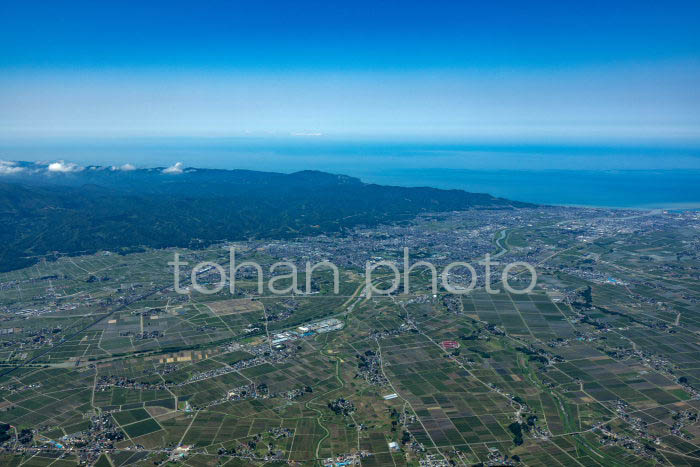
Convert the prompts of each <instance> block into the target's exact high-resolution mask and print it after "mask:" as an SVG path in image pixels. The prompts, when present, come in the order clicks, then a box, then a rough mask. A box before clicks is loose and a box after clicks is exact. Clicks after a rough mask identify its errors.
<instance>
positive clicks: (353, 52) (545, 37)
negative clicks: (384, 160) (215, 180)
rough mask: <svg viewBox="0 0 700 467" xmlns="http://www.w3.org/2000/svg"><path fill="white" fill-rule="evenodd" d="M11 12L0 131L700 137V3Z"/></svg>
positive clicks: (79, 5)
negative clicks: (699, 90)
mask: <svg viewBox="0 0 700 467" xmlns="http://www.w3.org/2000/svg"><path fill="white" fill-rule="evenodd" d="M491 3H494V2H488V3H487V2H479V3H476V2H456V1H450V2H440V1H438V2H435V1H431V2H408V1H405V2H378V1H374V2H358V1H355V2H329V1H325V2H306V1H294V2H275V1H268V2H253V1H251V2H237V1H228V2H177V1H169V2H155V1H154V2H130V1H121V2H108V1H106V2H94V1H92V2H77V1H74V2H34V1H21V2H9V1H3V2H1V3H0V44H2V53H0V109H2V111H1V112H0V139H4V140H10V139H14V138H20V139H21V138H32V139H36V138H46V139H51V138H87V137H90V138H92V137H96V138H101V137H115V136H116V137H122V136H159V137H160V136H236V135H247V134H252V135H283V136H298V137H318V136H317V135H323V136H321V137H346V138H347V137H351V138H359V137H364V138H367V137H377V138H383V137H391V138H405V139H410V138H434V139H465V140H469V139H474V140H479V139H481V140H519V139H526V140H535V141H544V140H572V141H578V140H584V141H587V142H590V141H598V140H600V141H607V140H616V141H619V140H624V141H638V140H663V141H695V142H697V141H698V140H699V139H700V112H698V111H697V109H698V108H700V105H699V104H700V94H699V92H698V86H697V83H698V82H700V34H699V31H700V27H699V26H700V4H698V2H627V1H619V2H585V3H580V2H577V3H574V2H561V1H558V2H555V1H551V2H497V5H493V4H491Z"/></svg>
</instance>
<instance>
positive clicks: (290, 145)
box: [0, 135, 700, 209]
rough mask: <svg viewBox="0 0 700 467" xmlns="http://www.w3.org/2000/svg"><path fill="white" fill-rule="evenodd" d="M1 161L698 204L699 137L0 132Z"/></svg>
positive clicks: (571, 200) (551, 199)
mask: <svg viewBox="0 0 700 467" xmlns="http://www.w3.org/2000/svg"><path fill="white" fill-rule="evenodd" d="M0 160H24V161H57V160H64V161H67V162H75V163H78V164H82V165H90V164H97V165H117V166H118V165H122V164H125V163H130V164H134V165H135V166H137V167H168V166H170V165H172V164H174V163H176V162H182V163H183V164H184V165H185V166H189V167H202V168H219V169H249V170H262V171H275V172H284V173H291V172H295V171H300V170H322V171H326V172H332V173H338V174H345V175H351V176H355V177H358V178H360V179H361V180H363V181H364V182H367V183H378V184H384V185H398V186H430V187H435V188H444V189H461V190H466V191H470V192H477V193H488V194H491V195H493V196H498V197H502V198H508V199H513V200H518V201H527V202H533V203H539V204H552V205H566V206H597V207H611V208H640V209H657V208H663V209H699V208H700V145H695V144H632V143H616V144H590V143H579V144H573V143H568V144H560V143H559V144H554V143H537V144H535V143H532V142H523V143H518V142H508V143H493V142H490V143H474V142H469V143H467V142H459V141H437V142H436V141H425V140H424V141H405V140H401V141H392V140H379V139H375V140H362V141H358V140H348V139H345V140H343V139H331V138H326V137H323V136H316V135H309V136H300V137H239V138H112V139H100V140H87V139H81V140H61V141H40V142H35V141H13V142H1V141H0Z"/></svg>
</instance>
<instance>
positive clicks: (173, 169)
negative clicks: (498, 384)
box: [163, 162, 182, 174]
mask: <svg viewBox="0 0 700 467" xmlns="http://www.w3.org/2000/svg"><path fill="white" fill-rule="evenodd" d="M163 173H164V174H181V173H182V162H176V163H175V165H171V166H170V167H168V168H167V169H163Z"/></svg>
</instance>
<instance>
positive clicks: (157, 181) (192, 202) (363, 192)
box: [0, 169, 528, 270]
mask: <svg viewBox="0 0 700 467" xmlns="http://www.w3.org/2000/svg"><path fill="white" fill-rule="evenodd" d="M5 180H10V181H11V182H12V183H6V182H3V183H0V222H2V225H4V226H5V228H3V229H1V230H0V242H1V243H0V269H1V270H10V269H15V268H18V267H23V266H26V265H29V264H32V263H33V262H34V261H36V257H38V256H42V255H46V254H50V253H52V252H60V253H77V252H94V251H97V250H102V249H107V250H115V251H120V250H121V251H125V250H126V251H129V249H131V248H134V247H138V246H149V247H154V248H161V247H170V246H179V247H185V246H194V247H196V246H205V245H208V244H211V243H213V242H216V241H220V240H243V239H251V238H278V239H279V238H291V237H297V236H303V235H315V234H320V233H326V234H328V233H339V232H342V231H343V230H344V229H347V228H352V227H354V226H357V225H369V226H372V225H377V224H379V223H389V222H396V221H402V220H406V219H410V218H413V217H414V216H415V215H417V214H419V213H421V212H440V211H453V210H464V209H469V208H478V209H513V208H518V207H524V206H528V205H527V204H525V203H518V202H513V201H508V200H504V199H500V198H494V197H492V196H489V195H485V194H474V193H467V192H464V191H461V190H438V189H434V188H405V187H392V186H380V185H373V184H365V183H362V182H361V181H360V180H358V179H356V178H352V177H347V176H343V175H333V174H328V173H323V172H315V171H304V172H297V173H293V174H279V173H268V172H255V171H244V170H235V171H227V170H205V169H188V170H185V171H184V172H183V173H179V174H164V173H162V171H160V170H156V169H149V170H136V171H129V172H121V171H111V170H98V169H93V170H85V171H82V172H79V173H71V174H58V175H52V176H46V175H44V174H33V175H23V176H21V177H12V178H8V177H6V178H5Z"/></svg>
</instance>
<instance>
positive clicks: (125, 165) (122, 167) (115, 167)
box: [112, 163, 136, 172]
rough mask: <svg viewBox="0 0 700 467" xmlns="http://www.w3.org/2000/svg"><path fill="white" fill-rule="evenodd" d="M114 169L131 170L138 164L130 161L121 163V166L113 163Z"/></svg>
mask: <svg viewBox="0 0 700 467" xmlns="http://www.w3.org/2000/svg"><path fill="white" fill-rule="evenodd" d="M112 170H121V171H124V172H131V171H132V170H136V166H134V165H133V164H129V163H126V164H124V165H119V166H116V165H113V166H112Z"/></svg>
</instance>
